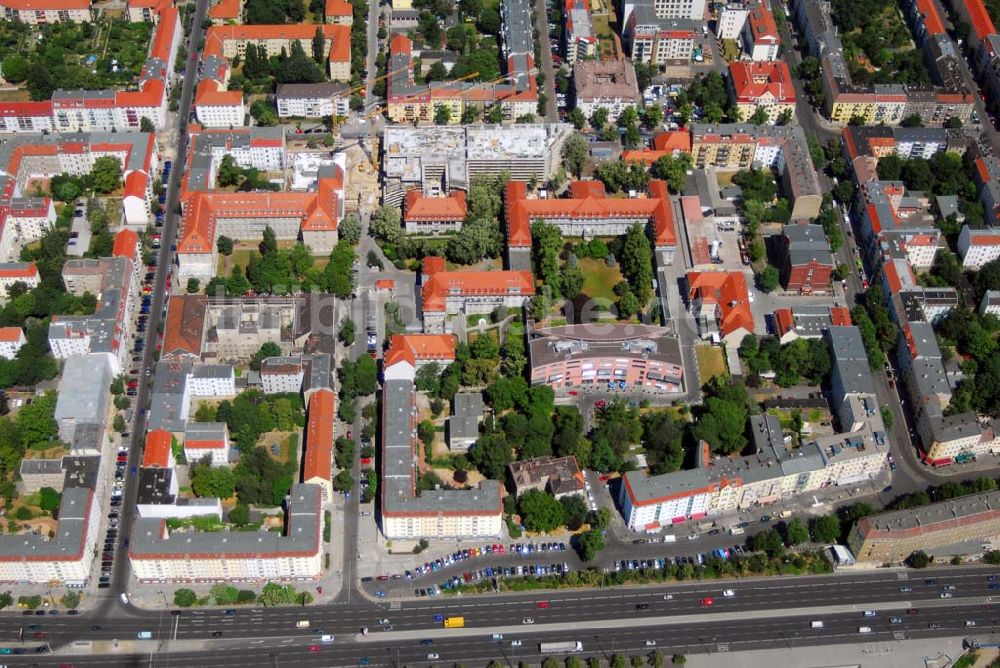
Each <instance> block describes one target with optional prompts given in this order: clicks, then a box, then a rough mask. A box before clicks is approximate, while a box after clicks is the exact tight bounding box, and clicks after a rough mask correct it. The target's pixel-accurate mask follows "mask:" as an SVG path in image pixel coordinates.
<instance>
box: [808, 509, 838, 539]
mask: <svg viewBox="0 0 1000 668" xmlns="http://www.w3.org/2000/svg"><path fill="white" fill-rule="evenodd" d="M810 525H811V526H810V529H811V532H812V539H813V542H814V543H836V542H837V541H838V540H839V539H840V520H839V519H838V518H837V516H836V515H832V514H831V515H822V516H820V517H817V518H815V519H814V520H812V522H811V523H810Z"/></svg>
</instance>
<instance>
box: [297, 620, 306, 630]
mask: <svg viewBox="0 0 1000 668" xmlns="http://www.w3.org/2000/svg"><path fill="white" fill-rule="evenodd" d="M295 628H297V629H305V628H309V620H308V619H300V620H299V621H297V622H295Z"/></svg>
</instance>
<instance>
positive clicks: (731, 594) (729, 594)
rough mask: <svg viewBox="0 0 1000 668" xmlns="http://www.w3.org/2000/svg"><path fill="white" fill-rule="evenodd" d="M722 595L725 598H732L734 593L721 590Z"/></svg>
mask: <svg viewBox="0 0 1000 668" xmlns="http://www.w3.org/2000/svg"><path fill="white" fill-rule="evenodd" d="M722 595H723V596H725V597H726V598H732V597H733V596H736V592H735V591H733V590H732V589H723V590H722Z"/></svg>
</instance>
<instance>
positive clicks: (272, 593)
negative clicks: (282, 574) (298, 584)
mask: <svg viewBox="0 0 1000 668" xmlns="http://www.w3.org/2000/svg"><path fill="white" fill-rule="evenodd" d="M296 598H297V597H296V595H295V588H294V587H292V586H291V585H281V584H278V583H276V582H268V583H267V584H266V585H264V590H263V591H262V592H261V594H260V597H259V598H258V599H257V600H258V602H259V603H260V604H261V605H263V606H265V607H275V606H281V605H292V604H293V603H295V602H296Z"/></svg>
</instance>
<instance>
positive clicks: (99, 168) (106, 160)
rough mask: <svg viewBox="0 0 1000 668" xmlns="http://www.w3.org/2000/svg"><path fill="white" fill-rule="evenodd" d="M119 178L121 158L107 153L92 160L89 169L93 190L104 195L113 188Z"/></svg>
mask: <svg viewBox="0 0 1000 668" xmlns="http://www.w3.org/2000/svg"><path fill="white" fill-rule="evenodd" d="M121 180H122V163H121V160H119V159H118V158H116V157H113V156H108V155H105V156H101V157H100V158H97V159H96V160H94V166H93V167H92V168H91V170H90V185H91V187H92V188H93V189H94V190H96V191H97V192H99V193H102V194H105V195H106V194H108V193H110V192H112V191H113V190H115V189H116V188H117V187H118V184H120V183H121Z"/></svg>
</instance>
